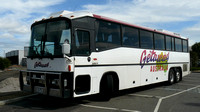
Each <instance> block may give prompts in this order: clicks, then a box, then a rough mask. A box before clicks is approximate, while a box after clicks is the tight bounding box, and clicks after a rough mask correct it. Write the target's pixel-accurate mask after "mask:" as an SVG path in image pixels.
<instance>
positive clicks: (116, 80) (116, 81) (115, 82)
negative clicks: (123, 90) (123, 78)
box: [100, 71, 119, 91]
mask: <svg viewBox="0 0 200 112" xmlns="http://www.w3.org/2000/svg"><path fill="white" fill-rule="evenodd" d="M108 75H111V76H112V78H113V85H114V91H118V90H119V77H118V74H117V73H116V72H114V71H109V72H105V73H104V74H103V76H102V77H101V80H100V88H101V84H102V83H103V81H105V80H104V78H106V77H107V76H108Z"/></svg>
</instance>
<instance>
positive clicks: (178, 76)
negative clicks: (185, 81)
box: [175, 69, 182, 82]
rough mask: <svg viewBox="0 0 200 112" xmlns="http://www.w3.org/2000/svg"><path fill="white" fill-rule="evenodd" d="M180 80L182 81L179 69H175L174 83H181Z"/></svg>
mask: <svg viewBox="0 0 200 112" xmlns="http://www.w3.org/2000/svg"><path fill="white" fill-rule="evenodd" d="M181 79H182V76H181V71H180V69H176V73H175V82H179V81H181Z"/></svg>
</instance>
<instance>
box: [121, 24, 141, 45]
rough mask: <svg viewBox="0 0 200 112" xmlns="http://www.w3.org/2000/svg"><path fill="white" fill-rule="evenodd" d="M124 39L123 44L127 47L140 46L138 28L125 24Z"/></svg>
mask: <svg viewBox="0 0 200 112" xmlns="http://www.w3.org/2000/svg"><path fill="white" fill-rule="evenodd" d="M122 32H123V36H122V37H123V39H122V45H123V46H127V47H139V34H138V29H135V28H131V27H127V26H123V27H122Z"/></svg>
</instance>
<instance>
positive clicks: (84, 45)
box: [72, 29, 94, 97]
mask: <svg viewBox="0 0 200 112" xmlns="http://www.w3.org/2000/svg"><path fill="white" fill-rule="evenodd" d="M74 32H75V33H74V37H73V38H74V42H73V43H74V44H73V51H72V52H73V55H75V59H74V60H75V61H74V65H75V68H74V90H75V93H74V97H78V96H83V95H86V94H92V75H91V65H92V62H91V59H90V54H91V44H90V43H91V37H92V35H93V34H94V31H93V30H87V29H75V31H74Z"/></svg>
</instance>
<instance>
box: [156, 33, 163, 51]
mask: <svg viewBox="0 0 200 112" xmlns="http://www.w3.org/2000/svg"><path fill="white" fill-rule="evenodd" d="M154 42H155V49H158V50H165V37H164V35H161V34H157V33H155V34H154Z"/></svg>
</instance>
